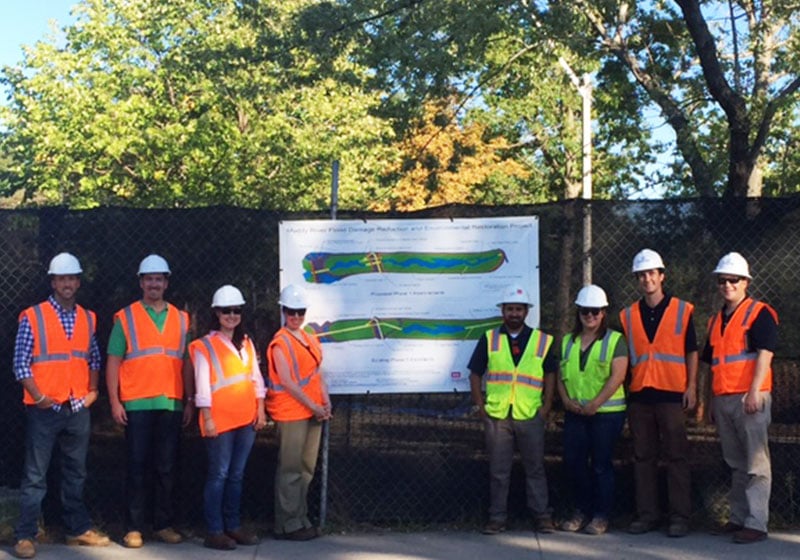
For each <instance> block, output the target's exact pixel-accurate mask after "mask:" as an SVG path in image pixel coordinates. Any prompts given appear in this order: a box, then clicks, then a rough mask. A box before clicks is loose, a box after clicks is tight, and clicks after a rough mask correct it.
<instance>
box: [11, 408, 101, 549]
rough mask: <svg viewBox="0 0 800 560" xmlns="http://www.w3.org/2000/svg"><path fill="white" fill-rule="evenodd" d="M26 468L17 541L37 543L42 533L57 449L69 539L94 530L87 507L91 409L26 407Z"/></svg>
mask: <svg viewBox="0 0 800 560" xmlns="http://www.w3.org/2000/svg"><path fill="white" fill-rule="evenodd" d="M25 408H26V411H25V414H26V419H27V428H26V432H25V467H24V470H23V474H22V482H21V484H20V500H19V521H18V522H17V527H16V529H15V534H16V538H17V539H33V538H34V537H35V536H36V533H37V531H38V526H37V524H38V521H39V517H41V513H42V500H43V499H44V496H45V494H46V493H47V469H48V467H49V466H50V458H51V457H52V455H53V448H54V447H55V446H56V444H57V445H58V447H59V449H60V451H61V506H62V508H63V512H62V515H63V520H64V528H65V529H66V531H67V534H68V535H80V534H81V533H84V532H85V531H87V530H88V529H90V528H91V526H92V521H91V519H90V518H89V512H88V511H87V509H86V505H85V504H84V503H83V485H84V482H85V480H86V453H87V451H88V449H89V435H90V432H91V428H90V422H89V421H90V415H89V410H88V409H85V408H83V409H81V410H79V411H78V412H72V409H71V408H70V406H69V403H66V404H65V405H64V406H62V407H61V410H60V411H59V412H55V411H54V410H53V409H45V410H43V409H39V408H36V407H35V406H27V407H25Z"/></svg>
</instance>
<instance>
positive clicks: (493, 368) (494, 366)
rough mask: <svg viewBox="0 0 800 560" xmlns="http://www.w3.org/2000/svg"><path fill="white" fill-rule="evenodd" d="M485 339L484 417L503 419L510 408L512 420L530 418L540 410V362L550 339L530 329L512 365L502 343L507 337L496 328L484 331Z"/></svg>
mask: <svg viewBox="0 0 800 560" xmlns="http://www.w3.org/2000/svg"><path fill="white" fill-rule="evenodd" d="M486 338H487V352H488V358H489V360H488V368H487V369H488V371H487V372H486V374H485V378H486V405H485V410H486V413H487V414H488V415H489V416H490V417H492V418H505V417H506V416H507V415H508V411H509V408H510V410H511V415H512V418H514V419H515V420H527V419H530V418H533V417H534V416H535V415H536V413H537V411H538V409H539V407H540V406H541V399H542V388H543V387H544V371H543V362H544V357H545V355H546V353H547V350H548V348H549V345H550V344H551V343H552V340H553V338H552V337H551V336H550V335H547V334H545V333H543V332H541V331H539V330H538V329H534V330H533V331H532V332H531V338H530V339H529V341H528V344H527V345H526V346H525V350H524V351H523V353H522V356H521V357H520V360H519V362H518V363H517V364H516V365H515V364H514V361H513V358H512V356H511V350H510V346H509V343H508V342H505V343H504V342H503V340H504V338H505V339H506V340H508V337H505V336H504V335H503V334H502V333H501V332H500V329H499V328H497V329H492V330H490V331H487V332H486Z"/></svg>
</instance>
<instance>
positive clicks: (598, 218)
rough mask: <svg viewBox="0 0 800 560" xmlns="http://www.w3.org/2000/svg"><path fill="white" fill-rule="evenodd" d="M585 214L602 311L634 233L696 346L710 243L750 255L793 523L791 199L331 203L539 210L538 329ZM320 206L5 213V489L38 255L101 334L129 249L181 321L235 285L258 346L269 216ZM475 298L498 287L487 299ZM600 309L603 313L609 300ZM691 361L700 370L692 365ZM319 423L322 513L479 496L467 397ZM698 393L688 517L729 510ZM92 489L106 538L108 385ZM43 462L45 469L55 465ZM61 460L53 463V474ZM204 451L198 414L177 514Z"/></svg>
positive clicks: (204, 320) (795, 203)
mask: <svg viewBox="0 0 800 560" xmlns="http://www.w3.org/2000/svg"><path fill="white" fill-rule="evenodd" d="M587 210H588V211H590V212H591V217H592V224H593V246H592V250H591V253H590V255H588V256H589V257H590V258H591V261H592V269H593V279H594V282H595V283H597V284H599V285H600V286H602V287H603V288H604V289H605V290H606V291H607V292H608V295H609V298H610V300H611V307H612V309H615V308H617V309H618V308H622V307H623V306H624V305H626V304H628V303H629V302H631V301H633V300H634V299H636V298H638V297H639V294H638V293H637V286H636V282H635V279H634V278H633V276H632V274H631V273H630V264H631V260H632V258H633V255H634V254H635V253H636V252H637V251H639V250H640V249H642V248H644V247H650V248H652V249H655V250H657V251H658V252H660V253H661V255H662V256H663V258H664V261H665V262H666V266H667V271H666V275H667V280H666V286H667V291H668V292H670V293H673V294H675V295H678V296H680V297H682V298H684V299H687V300H689V301H692V302H694V303H695V305H696V311H695V314H696V315H695V323H696V327H697V330H698V336H699V339H700V341H701V344H702V343H703V341H704V340H705V331H706V323H705V321H706V318H707V317H708V315H709V314H711V313H712V312H713V311H714V310H716V309H718V308H719V305H720V304H721V302H720V300H719V299H718V296H717V289H716V286H715V283H714V282H713V279H712V276H711V274H710V273H711V270H712V269H713V268H714V266H715V264H716V262H717V260H718V259H719V257H720V256H721V255H723V254H724V253H726V252H728V251H732V250H736V251H739V252H741V253H742V254H744V255H745V257H746V258H747V259H748V260H749V262H750V266H751V271H752V274H753V277H754V280H753V283H752V286H751V294H752V295H753V296H755V297H757V298H760V299H763V300H765V301H767V302H769V303H771V304H772V305H773V306H774V307H775V308H776V309H777V311H778V313H779V315H780V319H781V325H780V343H779V348H778V351H777V353H776V359H775V390H774V397H773V426H772V429H771V451H772V458H773V494H772V502H771V510H772V522H773V524H774V526H775V527H786V526H798V524H800V481H798V476H800V443H799V441H800V421H799V420H798V419H799V418H800V390H799V389H800V372H798V359H799V358H800V332H798V328H800V302H798V298H797V290H796V281H795V278H796V271H797V270H798V268H799V267H800V249H798V247H800V196H799V197H792V198H782V199H769V200H750V201H746V200H678V201H646V202H610V201H601V202H593V203H592V204H591V206H590V207H587V206H586V205H585V203H584V202H582V201H571V202H564V203H555V204H546V205H536V206H514V207H464V206H447V207H441V208H435V209H429V210H425V211H421V212H416V213H410V214H402V215H399V214H364V213H352V212H351V213H345V212H342V213H340V216H339V217H340V219H370V220H371V219H381V218H395V219H404V218H414V219H421V218H451V219H459V218H466V217H483V218H485V217H492V216H498V217H499V216H512V215H514V216H521V215H536V216H538V217H539V228H540V229H539V234H540V245H541V246H540V271H539V273H540V284H541V290H542V293H541V302H542V309H541V317H542V325H541V327H542V328H543V329H544V330H546V331H548V332H551V333H554V334H557V333H563V332H565V331H566V330H568V329H569V327H570V326H571V322H572V319H573V313H574V311H573V305H572V300H573V299H574V297H575V293H576V292H577V290H578V289H579V288H580V284H581V265H582V261H583V259H584V257H585V256H587V255H584V254H583V250H582V222H583V216H584V212H585V211H587ZM293 219H327V214H324V213H321V212H320V213H303V214H299V213H295V214H287V213H284V214H280V213H274V212H264V211H257V210H244V209H235V208H227V207H218V208H199V209H189V210H170V209H161V210H139V209H120V208H104V209H96V210H90V211H68V210H65V209H62V208H46V209H40V210H13V211H12V210H9V211H0V225H1V226H2V231H3V236H2V239H0V291H1V293H2V300H0V344H2V353H3V356H5V359H3V360H2V366H1V368H0V369H1V373H0V387H2V391H0V404H1V405H2V408H0V410H2V412H0V415H2V422H3V426H5V430H3V433H2V435H0V449H2V451H3V452H2V453H0V487H5V488H8V489H11V491H12V492H13V489H14V488H17V487H18V485H19V480H20V474H21V471H22V459H23V452H22V450H23V445H24V443H23V437H24V415H23V406H22V403H21V388H20V386H19V385H18V384H17V383H16V382H15V381H14V376H13V372H12V369H11V361H12V360H11V357H12V354H13V345H14V337H15V333H16V324H17V316H18V314H19V312H20V311H21V310H22V309H24V308H25V307H27V306H29V305H31V304H33V303H35V302H38V301H41V300H42V299H44V298H45V297H46V296H47V295H48V294H49V291H50V289H49V283H48V279H47V277H46V275H45V271H46V267H47V263H48V262H49V259H50V258H51V257H52V256H53V255H55V254H56V253H58V252H60V251H70V252H72V253H74V254H75V255H76V256H78V258H79V259H80V260H81V264H82V266H83V269H84V274H83V279H82V286H81V289H80V292H79V295H78V300H79V302H80V303H82V304H84V305H85V306H87V307H89V308H91V309H93V310H95V311H96V312H97V316H98V336H99V339H100V344H101V348H104V347H105V344H106V342H107V337H108V334H109V332H110V329H111V321H112V316H113V314H114V312H115V311H117V310H118V309H120V308H121V307H123V306H125V305H127V304H128V303H130V302H131V301H133V300H135V299H138V298H139V297H140V296H141V293H140V291H139V287H138V281H137V277H136V270H137V266H138V263H139V261H140V260H141V258H142V257H144V256H145V255H147V254H149V253H151V252H155V253H159V254H161V255H163V256H164V257H166V258H167V260H168V261H169V263H170V266H171V268H172V271H173V274H172V276H171V278H170V286H169V290H168V292H167V296H168V299H169V300H170V301H171V302H173V303H174V304H176V305H178V306H179V307H181V308H183V309H185V310H187V311H188V312H189V313H190V315H191V317H192V321H193V330H194V333H193V334H194V335H195V336H199V335H201V334H203V333H205V332H206V331H207V329H208V324H209V320H210V309H209V306H210V299H211V295H212V294H213V292H214V290H215V289H216V288H217V287H219V286H220V285H222V284H225V283H231V284H234V285H236V286H238V287H239V288H240V289H242V291H243V292H244V294H245V298H246V299H247V306H246V310H245V322H246V325H247V327H248V329H249V331H250V332H251V334H253V335H254V340H255V341H256V344H257V346H258V348H259V351H260V352H262V353H263V350H264V348H265V346H266V343H267V342H268V341H269V339H270V338H271V336H272V334H273V333H274V331H275V330H277V329H278V327H279V320H280V318H279V312H278V308H277V306H276V305H275V302H276V300H277V296H278V291H279V286H278V272H279V263H278V239H277V236H278V223H279V222H280V221H281V220H293ZM487 297H493V296H491V295H487ZM611 315H612V316H613V315H615V314H613V313H612V314H611ZM701 369H702V368H701ZM333 403H334V419H333V420H332V421H331V423H330V445H329V458H330V459H329V476H328V488H327V492H328V500H327V502H326V503H327V523H328V525H330V526H334V527H343V528H354V527H359V526H364V525H382V526H385V525H395V526H396V525H400V526H403V527H416V526H422V525H429V524H435V523H447V524H453V525H464V526H477V525H478V524H479V523H480V522H481V521H482V520H483V519H484V517H485V508H486V505H487V503H488V465H487V458H486V455H485V453H484V447H483V433H482V428H481V425H480V423H479V421H478V420H477V419H476V418H473V417H472V416H470V414H469V411H470V405H471V402H470V398H469V395H468V394H467V393H452V394H405V395H374V394H367V395H352V396H336V397H334V399H333ZM705 403H706V398H705V397H704V396H703V397H701V399H700V405H699V407H698V412H697V413H693V414H691V415H690V417H689V418H688V422H689V429H690V439H691V447H692V450H691V456H690V462H691V465H692V472H693V483H692V486H693V499H694V501H695V503H694V511H695V519H694V522H695V524H697V525H704V524H709V523H711V522H712V521H714V520H716V519H724V518H725V515H726V512H725V511H724V508H725V493H726V491H727V488H728V483H729V479H730V476H729V472H728V469H727V467H726V466H725V464H724V462H723V460H722V456H721V451H720V449H719V442H718V441H717V438H716V433H715V431H714V428H713V427H712V426H709V425H707V424H706V423H705V422H704V421H703V420H702V415H701V412H702V409H703V407H704V406H705ZM92 415H93V416H92V421H93V435H92V445H91V448H90V457H89V460H88V468H89V482H88V485H87V502H88V503H89V505H90V507H91V509H92V512H93V515H94V517H95V519H96V521H97V522H98V523H99V524H100V525H102V526H103V527H104V528H106V529H107V530H110V531H111V533H112V535H114V534H115V532H116V533H119V532H120V531H121V525H122V521H123V518H124V515H123V508H122V503H123V500H124V471H125V445H124V434H123V431H122V429H121V428H120V427H118V426H116V425H115V424H114V423H113V421H112V420H111V415H110V412H109V406H108V399H107V397H106V396H105V395H101V398H100V401H99V402H98V404H97V405H96V407H94V408H93V411H92ZM561 426H562V413H561V411H560V408H559V406H558V405H556V410H555V411H554V413H553V415H552V418H551V420H550V424H549V426H548V441H547V447H546V454H547V458H546V459H547V467H548V475H549V483H550V491H551V503H552V505H553V507H554V509H555V513H556V515H559V514H566V513H567V512H566V511H564V508H565V507H566V504H565V500H564V498H563V495H564V494H565V490H566V489H565V484H566V481H565V480H564V479H563V476H562V469H561V468H560V466H561V449H562V444H561ZM632 456H633V453H632V447H631V443H630V437H629V434H628V432H627V430H626V432H625V434H624V436H623V438H622V440H621V442H620V444H619V445H618V448H617V453H616V459H617V476H618V484H617V503H616V510H617V511H616V516H615V519H616V522H617V523H622V522H623V521H625V520H627V519H629V517H630V515H631V512H632V511H633V496H632V492H633V484H632V476H633V472H632ZM275 458H276V440H275V433H274V430H271V429H270V430H267V431H265V432H262V433H260V434H259V437H258V439H257V443H256V446H255V448H254V450H253V453H252V455H251V457H250V461H249V463H248V468H247V472H246V482H245V484H246V488H245V494H244V499H243V509H244V515H245V518H246V519H247V520H248V523H251V524H253V525H255V526H256V527H262V528H264V529H266V528H268V527H269V526H270V522H271V519H272V512H273V505H272V504H273V498H272V496H273V478H274V471H275ZM54 466H55V465H54ZM56 470H57V469H53V468H51V472H55V471H56ZM204 477H205V450H204V447H203V444H202V440H201V438H200V437H199V434H198V431H197V429H196V427H195V426H192V427H191V428H190V429H188V430H186V431H185V433H184V436H183V441H182V447H181V472H180V484H179V488H178V492H177V494H178V504H177V506H178V507H177V511H178V513H179V525H180V526H181V527H182V528H183V529H184V530H187V531H193V530H197V531H201V530H202V519H201V511H202V507H201V506H202V486H203V481H204ZM522 477H523V474H522V469H521V466H520V465H519V464H515V466H514V471H513V478H514V480H513V481H512V493H511V498H510V504H509V506H510V510H509V511H510V514H511V517H512V520H514V522H516V523H524V522H525V520H526V514H525V497H524V485H523V481H522ZM57 478H58V477H57V476H55V477H51V480H50V488H51V491H50V492H49V496H48V498H47V500H46V501H45V521H46V522H47V523H48V525H50V524H52V525H56V526H57V525H58V524H59V517H58V511H59V506H58V503H57V502H58V493H57V491H53V490H55V489H56V488H57ZM321 478H322V477H321V476H317V477H316V479H315V483H314V485H313V486H312V494H313V495H312V496H311V498H310V500H311V502H312V513H314V514H315V515H318V514H319V505H318V504H319V495H320V481H321Z"/></svg>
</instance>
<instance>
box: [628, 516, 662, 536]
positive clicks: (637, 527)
mask: <svg viewBox="0 0 800 560" xmlns="http://www.w3.org/2000/svg"><path fill="white" fill-rule="evenodd" d="M655 528H656V524H655V523H653V522H652V521H646V520H644V519H637V520H636V521H634V522H633V523H631V524H630V525H628V532H629V533H630V534H631V535H641V534H643V533H649V532H650V531H652V530H653V529H655Z"/></svg>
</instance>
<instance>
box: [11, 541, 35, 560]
mask: <svg viewBox="0 0 800 560" xmlns="http://www.w3.org/2000/svg"><path fill="white" fill-rule="evenodd" d="M14 556H16V557H17V558H33V557H34V556H36V547H35V546H33V541H32V540H31V539H20V540H18V541H17V544H15V545H14Z"/></svg>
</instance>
